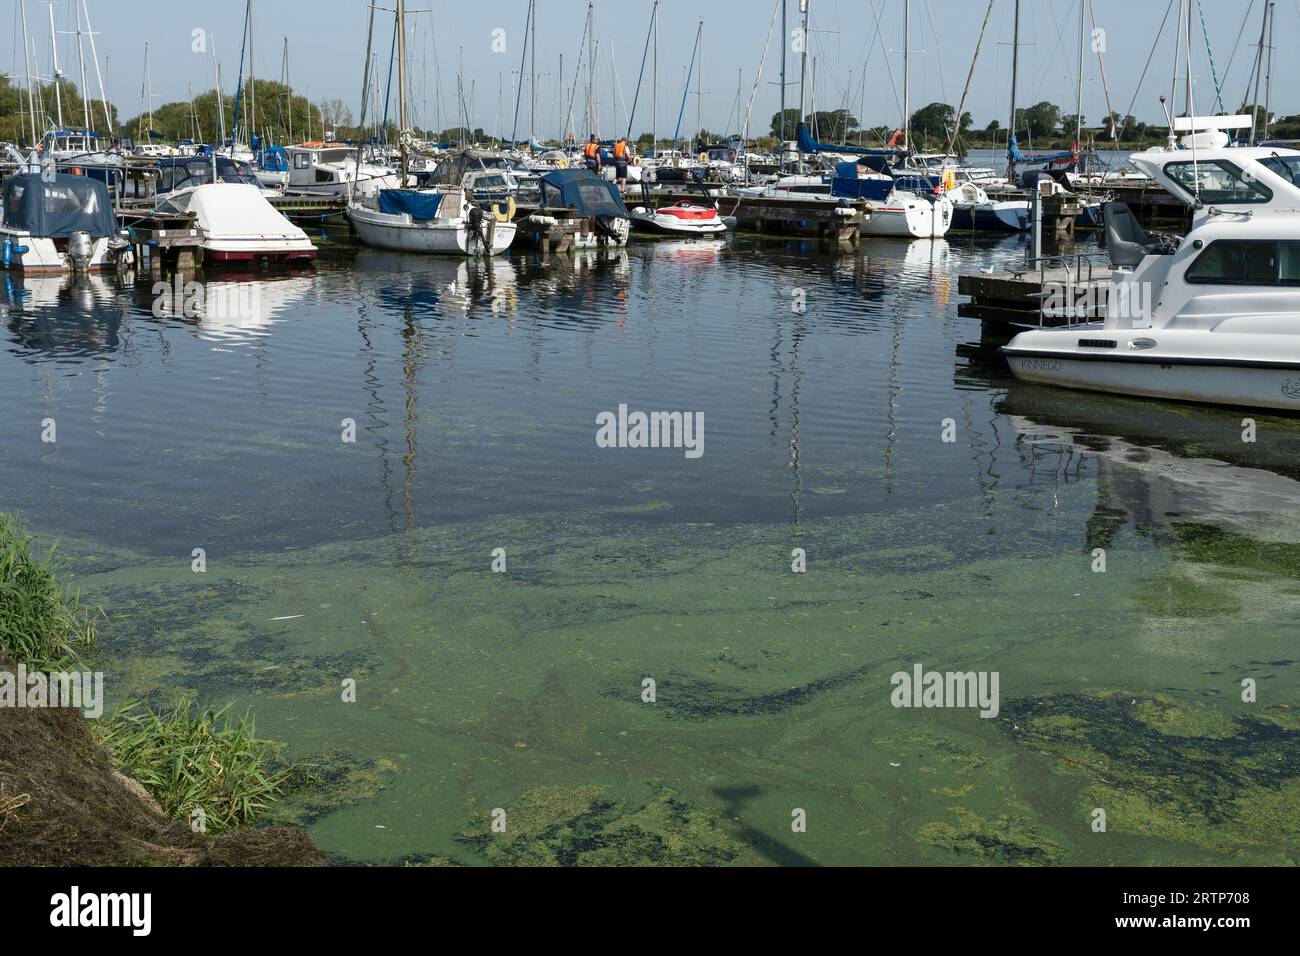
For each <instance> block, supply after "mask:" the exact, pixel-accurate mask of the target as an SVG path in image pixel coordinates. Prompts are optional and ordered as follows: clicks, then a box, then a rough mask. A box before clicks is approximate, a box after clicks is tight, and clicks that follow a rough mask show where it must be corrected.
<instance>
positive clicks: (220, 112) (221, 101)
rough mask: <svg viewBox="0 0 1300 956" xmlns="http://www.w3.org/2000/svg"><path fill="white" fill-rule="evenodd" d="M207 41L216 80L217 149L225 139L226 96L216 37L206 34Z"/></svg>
mask: <svg viewBox="0 0 1300 956" xmlns="http://www.w3.org/2000/svg"><path fill="white" fill-rule="evenodd" d="M208 43H209V45H210V46H211V47H212V71H213V74H214V77H215V79H216V82H217V122H218V123H219V124H220V127H219V131H220V133H221V139H220V140H218V141H217V144H216V147H217V149H218V150H219V149H221V146H222V144H223V143H225V141H226V97H225V95H224V94H223V93H222V92H221V61H220V60H218V59H217V38H216V37H214V36H212V35H211V34H209V35H208Z"/></svg>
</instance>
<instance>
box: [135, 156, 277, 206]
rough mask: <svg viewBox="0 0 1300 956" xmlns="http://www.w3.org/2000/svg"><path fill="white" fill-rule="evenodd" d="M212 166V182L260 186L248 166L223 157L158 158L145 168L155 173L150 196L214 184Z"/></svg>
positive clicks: (248, 164)
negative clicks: (152, 193)
mask: <svg viewBox="0 0 1300 956" xmlns="http://www.w3.org/2000/svg"><path fill="white" fill-rule="evenodd" d="M214 167H215V173H216V176H215V182H219V183H243V184H245V185H248V186H256V187H258V188H259V189H260V188H261V187H262V183H261V180H260V179H259V177H258V176H257V174H256V171H255V170H254V168H253V166H252V164H251V163H244V162H240V161H239V160H237V159H228V158H227V157H225V156H216V155H212V154H209V155H207V156H202V157H200V156H191V157H188V158H181V157H176V158H172V159H158V160H155V161H154V162H153V163H151V164H150V165H149V166H148V167H146V168H150V169H153V170H154V171H155V176H156V179H155V180H154V195H155V196H158V197H160V198H161V197H163V196H169V195H171V194H172V193H175V192H179V191H181V190H183V189H189V188H190V187H192V186H204V185H207V184H208V183H211V182H214V177H213V173H214Z"/></svg>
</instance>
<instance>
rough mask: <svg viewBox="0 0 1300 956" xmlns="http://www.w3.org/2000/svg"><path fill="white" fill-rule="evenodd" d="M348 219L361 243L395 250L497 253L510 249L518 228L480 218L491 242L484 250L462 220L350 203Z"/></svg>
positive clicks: (476, 236) (510, 224) (473, 254)
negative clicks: (422, 218)
mask: <svg viewBox="0 0 1300 956" xmlns="http://www.w3.org/2000/svg"><path fill="white" fill-rule="evenodd" d="M348 219H349V220H350V221H351V222H352V227H353V228H354V229H355V230H356V231H357V236H358V237H359V238H360V239H361V241H362V242H363V243H365V244H366V245H368V246H373V247H374V248H376V249H392V250H394V251H397V252H422V253H426V254H434V255H453V256H454V255H459V256H475V255H482V254H484V252H485V251H486V252H487V253H488V254H489V255H493V256H498V255H501V253H503V252H505V251H506V250H507V249H509V248H510V245H511V243H513V242H514V240H515V233H516V231H517V229H518V227H517V226H516V225H515V224H514V223H513V222H496V221H494V220H493V219H491V217H488V218H485V219H484V221H483V230H484V232H485V233H486V235H487V236H488V238H489V240H490V242H491V249H490V250H485V249H484V247H483V244H482V242H480V240H479V237H478V235H477V234H476V233H475V232H474V231H473V230H472V229H471V228H470V227H469V224H468V223H467V222H466V220H464V219H439V220H433V221H430V222H415V221H413V220H412V219H411V217H410V216H409V215H406V214H394V213H384V212H380V211H379V210H376V209H371V208H370V207H368V206H365V205H361V204H357V203H353V204H352V205H350V206H349V207H348Z"/></svg>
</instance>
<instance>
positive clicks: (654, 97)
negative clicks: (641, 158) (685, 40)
mask: <svg viewBox="0 0 1300 956" xmlns="http://www.w3.org/2000/svg"><path fill="white" fill-rule="evenodd" d="M654 21H655V24H654V26H655V68H654V76H653V77H652V79H651V83H650V150H651V152H656V151H657V150H658V149H659V0H655V17H654Z"/></svg>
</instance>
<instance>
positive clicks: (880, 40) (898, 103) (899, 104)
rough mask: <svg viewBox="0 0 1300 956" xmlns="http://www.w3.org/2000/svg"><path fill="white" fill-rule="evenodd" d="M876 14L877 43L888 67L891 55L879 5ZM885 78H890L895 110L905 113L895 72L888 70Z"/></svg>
mask: <svg viewBox="0 0 1300 956" xmlns="http://www.w3.org/2000/svg"><path fill="white" fill-rule="evenodd" d="M881 2H882V3H883V0H881ZM874 12H875V15H876V42H877V43H878V44H879V45H880V55H881V56H883V57H884V58H885V63H886V65H888V63H889V54H888V53H887V52H886V51H885V40H884V35H883V34H882V32H881V30H880V4H877V5H876V8H875V10H874ZM885 76H887V77H888V78H889V88H890V89H891V90H893V92H894V108H895V109H896V110H897V111H898V112H899V113H902V112H903V101H902V100H901V99H899V97H898V86H897V85H896V84H895V83H894V71H893V70H890V69H886V70H885Z"/></svg>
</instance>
